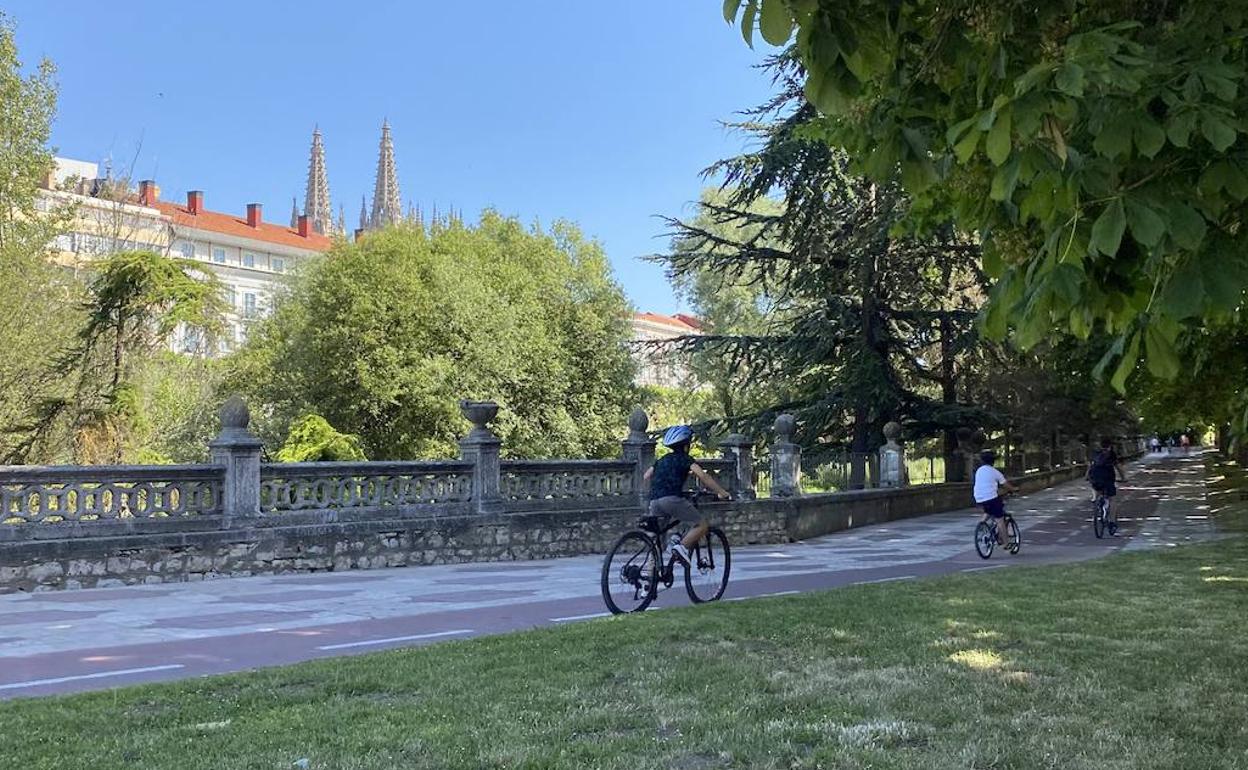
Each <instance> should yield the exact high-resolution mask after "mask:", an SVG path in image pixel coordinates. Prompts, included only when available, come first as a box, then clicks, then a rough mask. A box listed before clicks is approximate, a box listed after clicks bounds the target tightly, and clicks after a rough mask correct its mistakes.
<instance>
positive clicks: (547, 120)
mask: <svg viewBox="0 0 1248 770" xmlns="http://www.w3.org/2000/svg"><path fill="white" fill-rule="evenodd" d="M720 8H721V3H719V2H717V1H716V0H700V1H699V0H641V1H639V2H633V3H620V2H614V1H611V2H604V1H603V0H535V2H514V1H513V0H484V1H479V2H458V1H454V0H440V1H439V2H421V1H420V0H415V1H412V2H391V1H382V0H357V2H352V3H343V2H330V1H329V0H317V1H313V2H298V3H296V2H254V1H252V2H240V1H238V0H217V1H208V2H205V1H203V0H199V1H191V2H169V0H161V2H152V1H149V0H127V1H126V2H125V3H113V2H98V1H96V2H91V1H89V0H75V1H73V2H60V1H57V2H54V1H53V0H8V2H6V3H5V11H6V13H7V14H8V15H9V17H10V19H11V21H13V22H14V23H15V24H16V26H17V39H18V45H19V50H20V52H21V56H22V58H23V61H24V63H25V64H26V65H27V66H30V65H33V64H34V62H35V61H36V60H37V59H38V58H39V57H43V56H46V57H48V58H50V59H52V60H53V61H54V62H55V63H56V64H57V67H58V69H59V75H58V79H59V82H60V105H59V115H58V118H57V121H56V124H55V126H54V130H53V144H54V145H55V146H56V148H57V151H58V152H59V153H60V154H61V155H64V156H67V157H72V158H78V159H82V160H93V161H99V160H102V159H104V158H106V157H111V158H112V160H113V163H114V166H115V167H117V168H121V169H125V168H127V167H129V166H130V164H131V162H132V161H133V160H134V159H135V158H136V153H137V162H135V163H134V168H133V175H134V178H136V179H142V178H149V177H150V178H155V179H156V180H157V182H158V183H159V184H160V185H161V190H162V196H164V197H178V198H181V197H183V196H184V195H185V191H186V190H188V189H202V190H204V191H205V198H206V201H205V202H206V203H207V205H208V207H209V208H211V209H216V210H223V211H232V212H238V213H240V214H241V213H242V212H243V210H244V206H245V205H246V204H247V203H249V202H253V201H258V202H261V203H263V204H264V207H265V208H264V211H265V218H266V219H271V220H277V221H286V220H287V219H288V218H289V216H290V199H291V196H292V195H298V197H299V203H300V206H302V204H303V185H304V178H305V174H306V168H307V160H308V144H309V140H310V136H311V132H312V127H313V125H314V124H319V125H320V127H321V131H322V132H323V133H324V137H325V147H326V154H327V158H328V166H329V182H330V193H331V196H332V198H333V201H334V206H335V208H336V207H337V205H338V204H339V203H342V204H344V205H345V208H346V214H347V226H348V228H352V227H354V226H355V222H356V221H357V218H358V213H359V208H360V196H361V194H365V193H367V194H368V195H369V196H370V199H371V195H372V184H373V174H374V169H375V167H376V159H377V141H378V137H379V133H380V125H381V121H382V118H383V117H388V118H389V120H390V123H391V126H392V127H393V132H394V140H395V147H396V156H397V161H398V167H399V180H400V184H401V187H402V192H403V197H404V199H405V204H406V202H407V200H411V201H412V202H415V203H417V204H419V205H421V206H422V207H423V208H424V209H425V210H428V209H429V208H430V207H432V206H433V205H434V204H437V206H438V207H439V209H441V210H445V209H446V207H447V206H449V205H454V206H455V207H457V208H462V209H463V210H464V212H465V216H467V217H468V218H470V219H472V218H475V214H476V212H478V211H480V209H482V208H484V207H494V208H496V209H498V210H500V211H501V212H503V213H505V214H513V215H517V216H519V217H520V218H521V219H522V220H523V221H525V222H532V221H534V220H535V219H536V220H538V221H540V222H543V223H549V222H551V221H552V220H554V219H556V218H564V219H569V220H572V221H574V222H576V223H578V224H579V225H580V226H581V227H582V228H583V229H584V230H585V232H586V233H587V234H589V235H591V236H593V237H595V238H597V239H599V240H600V241H601V242H602V244H603V245H604V246H605V248H606V250H607V253H608V254H609V255H610V257H611V261H612V264H613V265H614V268H615V273H616V276H617V278H618V279H619V281H620V282H621V284H623V286H624V288H625V290H626V291H627V292H628V295H629V297H630V298H631V299H632V300H633V302H634V304H635V305H637V306H638V308H640V309H647V310H656V311H660V312H670V311H673V310H675V309H677V303H676V300H675V298H674V297H673V296H672V292H671V290H670V288H669V287H668V284H667V281H666V279H665V277H664V275H663V271H662V268H661V267H659V266H657V265H653V264H649V263H645V262H642V261H640V260H639V259H638V258H639V257H640V256H642V255H645V254H649V253H653V252H655V251H659V250H662V249H663V248H664V247H665V245H666V240H665V239H662V238H657V237H656V236H658V235H660V234H661V233H662V231H663V226H662V223H661V222H660V221H658V220H657V219H656V218H655V215H656V214H669V215H670V214H682V213H688V211H689V202H690V201H693V200H696V199H697V196H698V192H699V190H700V188H701V187H702V184H703V183H702V181H701V180H700V179H699V176H698V174H699V172H700V171H701V169H703V168H704V167H705V166H707V165H708V164H710V163H711V162H713V161H714V160H716V159H718V158H721V157H724V156H726V155H729V154H733V153H735V152H737V151H739V150H740V149H742V147H743V143H744V141H745V140H744V139H743V138H742V137H741V136H739V135H737V134H734V133H732V132H730V131H727V130H725V129H724V128H722V127H721V125H720V123H719V121H721V120H730V119H732V118H733V117H734V113H735V112H737V111H738V110H741V109H743V108H745V107H748V106H752V105H754V104H757V103H758V102H760V101H762V100H763V99H764V98H765V97H766V96H767V95H768V93H769V92H770V88H769V84H768V81H767V78H766V77H765V76H764V75H763V74H762V73H760V72H758V71H757V70H756V69H754V68H753V66H752V65H753V64H755V63H757V62H758V61H759V60H760V58H761V53H757V52H754V51H751V50H750V49H749V48H747V47H746V46H745V44H744V43H743V42H742V41H741V38H740V36H739V35H738V33H737V31H736V30H735V29H734V28H733V27H731V26H729V25H727V24H725V23H724V22H723V19H722V17H721V16H720Z"/></svg>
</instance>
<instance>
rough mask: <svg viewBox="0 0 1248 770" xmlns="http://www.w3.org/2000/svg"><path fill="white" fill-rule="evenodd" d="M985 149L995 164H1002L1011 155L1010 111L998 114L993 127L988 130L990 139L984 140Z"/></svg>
mask: <svg viewBox="0 0 1248 770" xmlns="http://www.w3.org/2000/svg"><path fill="white" fill-rule="evenodd" d="M984 151H985V152H987V153H988V159H989V160H991V161H992V163H993V165H994V166H1000V165H1001V164H1002V163H1004V162H1005V159H1006V158H1008V157H1010V112H1009V111H1008V110H1006V111H1003V112H1000V113H998V114H997V119H996V120H995V121H994V122H993V124H992V128H991V129H989V131H988V139H987V140H986V141H985V142H984Z"/></svg>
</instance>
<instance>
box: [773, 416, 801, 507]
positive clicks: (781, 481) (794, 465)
mask: <svg viewBox="0 0 1248 770" xmlns="http://www.w3.org/2000/svg"><path fill="white" fill-rule="evenodd" d="M774 428H775V431H776V443H774V444H772V446H771V496H772V497H797V496H798V495H800V494H801V493H802V448H801V447H800V446H798V445H797V444H795V443H793V433H794V432H795V431H796V430H797V419H796V418H795V417H793V415H791V414H782V415H780V416H779V417H777V418H776V423H775V426H774Z"/></svg>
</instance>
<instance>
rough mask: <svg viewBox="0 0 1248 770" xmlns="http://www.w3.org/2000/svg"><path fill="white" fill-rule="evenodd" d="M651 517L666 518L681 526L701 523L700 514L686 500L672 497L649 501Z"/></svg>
mask: <svg viewBox="0 0 1248 770" xmlns="http://www.w3.org/2000/svg"><path fill="white" fill-rule="evenodd" d="M650 515H651V516H668V517H671V519H672V520H673V521H679V522H681V523H683V524H697V523H699V522H700V521H702V518H703V516H702V514H701V513H700V512H699V511H698V509H697V507H696V506H694V504H693V503H691V502H689V500H688V498H684V497H680V496H677V495H672V496H670V497H660V498H659V499H657V500H651V501H650Z"/></svg>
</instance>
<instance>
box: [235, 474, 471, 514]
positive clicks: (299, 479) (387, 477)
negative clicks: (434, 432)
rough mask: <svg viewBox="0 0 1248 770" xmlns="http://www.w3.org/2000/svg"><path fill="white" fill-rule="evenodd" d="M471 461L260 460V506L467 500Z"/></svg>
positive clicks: (273, 510) (277, 509) (264, 509)
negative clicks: (265, 461) (270, 461)
mask: <svg viewBox="0 0 1248 770" xmlns="http://www.w3.org/2000/svg"><path fill="white" fill-rule="evenodd" d="M472 472H473V466H472V464H470V463H465V462H322V463H265V464H263V465H262V466H261V467H260V511H261V513H263V514H266V515H268V514H278V513H282V512H283V511H313V510H344V509H352V510H360V509H384V508H413V507H423V506H437V505H439V504H442V503H466V502H468V501H469V500H470V498H471V495H472Z"/></svg>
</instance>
